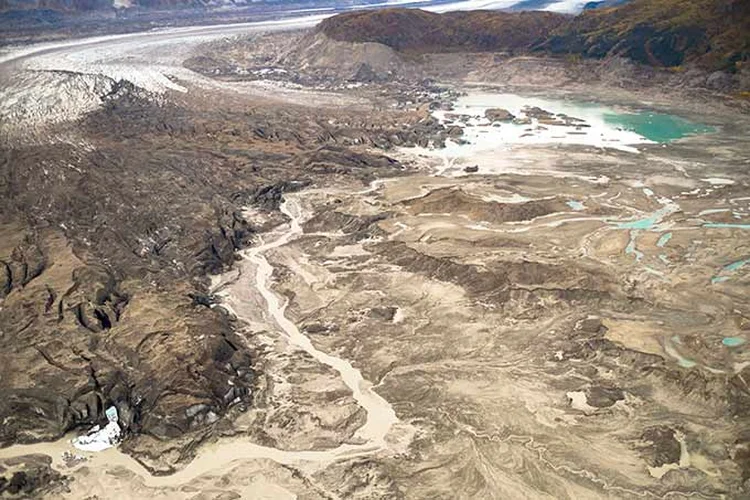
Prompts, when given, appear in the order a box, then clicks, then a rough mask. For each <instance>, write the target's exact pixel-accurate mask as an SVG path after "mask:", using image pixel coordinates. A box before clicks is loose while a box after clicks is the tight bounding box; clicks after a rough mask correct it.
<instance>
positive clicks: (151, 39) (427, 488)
mask: <svg viewBox="0 0 750 500" xmlns="http://www.w3.org/2000/svg"><path fill="white" fill-rule="evenodd" d="M265 28H266V29H267V28H268V27H267V26H266V27H265ZM237 29H239V28H237ZM246 29H249V30H255V29H260V27H258V28H256V27H246ZM225 36H226V33H223V32H222V31H221V30H216V31H215V32H213V31H210V30H207V29H206V28H200V29H198V31H196V32H194V33H191V32H190V31H189V30H187V31H183V32H173V33H162V34H160V35H153V34H151V35H142V38H139V37H138V36H135V35H132V36H129V38H128V37H126V38H114V39H108V40H101V41H98V42H96V43H92V44H90V45H87V44H78V45H75V46H69V47H57V48H55V47H47V48H46V49H45V50H44V51H42V52H35V53H30V52H28V53H27V54H26V55H24V56H23V57H19V58H12V59H6V62H5V63H4V69H8V71H7V72H6V71H4V72H3V75H4V76H3V77H2V78H3V81H2V89H1V90H0V92H1V93H2V94H1V95H0V103H2V104H1V105H0V113H2V118H3V119H2V120H0V123H1V125H0V138H1V139H2V141H3V149H2V158H1V161H2V163H1V164H0V172H2V180H3V181H2V189H3V197H2V203H3V208H2V225H0V259H1V260H2V263H3V266H2V267H1V268H0V270H2V269H3V268H4V269H5V272H4V274H1V273H0V277H2V276H4V278H3V281H0V285H2V286H0V297H2V298H1V299H0V300H2V302H0V328H1V329H2V338H1V339H0V340H1V341H2V347H3V355H2V359H3V369H2V370H1V371H0V389H1V391H2V404H0V415H2V418H3V419H4V426H3V431H2V434H0V437H1V438H2V442H3V444H4V445H5V446H6V448H4V449H2V450H0V459H1V460H2V461H3V464H2V467H3V469H2V478H1V479H0V489H2V491H3V492H6V491H7V492H8V494H13V495H19V494H26V495H36V496H43V495H48V496H49V497H55V498H59V497H67V498H85V497H92V496H97V497H99V498H114V497H117V498H143V497H146V496H148V497H154V498H195V499H197V498H287V497H288V498H294V497H297V498H483V499H484V498H498V499H500V498H503V499H504V498H636V497H637V498H652V497H659V498H666V497H669V498H675V497H677V498H679V497H700V498H743V497H746V496H747V494H748V491H749V490H748V488H749V487H750V486H748V480H749V479H750V451H749V450H750V421H748V418H747V414H748V408H749V406H748V405H749V404H750V389H748V386H747V380H748V378H749V377H750V351H748V347H747V340H748V331H749V329H750V303H749V302H748V299H747V297H748V293H747V290H748V288H747V287H748V283H749V282H748V280H749V279H750V275H748V269H750V264H747V265H745V264H744V261H745V260H746V259H748V258H750V253H749V252H750V247H748V245H747V243H746V242H747V231H748V228H747V225H748V218H750V215H748V214H749V213H750V205H748V202H749V201H750V177H749V176H748V172H747V166H748V164H750V157H748V151H749V150H750V148H749V147H748V142H747V137H748V130H750V120H749V119H748V117H747V115H746V114H743V112H742V108H741V107H740V106H734V105H732V101H727V100H726V98H725V97H717V96H712V95H710V94H700V95H694V96H693V98H691V99H686V98H685V95H686V94H685V93H677V92H671V91H669V90H668V89H667V88H665V87H659V86H658V85H655V86H653V87H650V88H648V89H645V90H644V89H643V88H638V87H637V86H635V85H634V84H632V85H631V84H628V85H624V86H620V85H618V84H617V80H616V78H615V77H614V76H612V75H611V74H610V75H609V76H608V77H607V78H604V77H603V76H602V75H605V74H606V72H605V71H602V72H601V73H600V74H599V75H593V76H592V74H591V73H590V72H588V71H582V70H581V67H580V66H576V65H573V66H566V67H561V66H559V62H549V61H544V60H535V59H523V61H520V60H518V59H508V58H506V57H504V56H499V55H498V56H497V58H495V59H493V57H492V56H491V55H487V54H483V55H481V56H476V55H474V56H469V55H460V54H452V55H446V56H434V57H426V58H423V59H420V60H418V61H417V60H409V59H404V58H402V57H401V56H396V55H394V54H393V53H391V52H389V50H388V49H387V48H385V47H382V46H361V45H357V44H355V45H349V46H344V45H342V43H343V42H335V43H334V42H331V41H330V40H325V39H321V38H320V37H319V36H317V35H316V34H314V33H309V32H300V33H294V34H291V33H285V34H284V35H283V36H281V35H279V34H264V35H258V34H251V35H242V36H241V37H240V38H239V39H231V40H224V39H223V37H225ZM313 45H315V47H316V48H315V50H312V49H311V47H313ZM339 60H342V61H346V62H347V63H346V64H341V65H339V64H338V63H337V61H339ZM493 60H494V62H493ZM521 62H522V63H523V65H524V68H526V70H525V71H526V76H527V81H526V85H524V79H523V75H522V74H520V73H518V71H515V72H514V71H511V69H512V68H518V66H517V65H518V64H521ZM514 65H516V66H514ZM550 68H552V69H554V68H557V69H555V71H558V70H559V71H560V72H563V73H564V74H567V75H569V76H570V78H569V79H567V80H565V81H566V82H567V83H566V86H565V88H564V89H562V90H551V89H550V88H549V87H546V85H548V84H549V83H550V82H552V81H554V80H555V76H554V75H556V74H558V73H550V71H551V69H550ZM576 68H578V69H576ZM577 71H578V73H576V72H577ZM510 73H513V75H514V78H513V79H512V80H508V81H506V83H507V85H505V86H502V87H501V85H503V83H502V82H503V81H505V80H503V79H500V80H498V75H503V74H510ZM627 74H628V75H631V76H632V73H627ZM622 75H623V73H621V74H620V76H622ZM628 78H629V77H628ZM620 81H623V80H620ZM480 91H481V92H482V93H487V92H489V93H493V92H494V93H501V92H508V91H512V92H515V93H517V94H520V95H521V96H522V99H528V100H529V102H530V103H531V102H532V99H533V98H538V97H539V96H540V95H544V96H545V97H546V98H549V99H559V100H563V101H565V100H568V101H570V98H571V96H579V99H580V96H582V95H585V96H586V97H587V99H586V100H587V101H596V102H599V103H604V104H606V105H608V106H613V107H616V108H617V109H629V110H635V109H643V108H647V109H651V110H658V111H662V112H670V113H674V114H678V115H680V116H684V117H686V118H691V119H694V120H696V121H699V122H700V123H704V124H708V125H712V126H713V127H715V129H714V132H713V133H709V134H703V135H696V136H689V137H686V138H683V139H680V140H676V141H673V142H670V143H668V144H664V145H662V144H648V143H642V144H641V143H639V144H638V145H637V147H636V148H635V149H636V152H632V151H630V149H628V148H620V149H616V148H611V147H597V146H592V145H590V144H586V143H585V141H582V142H581V143H579V144H576V143H570V144H565V145H561V144H556V143H545V144H525V143H513V144H506V143H499V142H498V144H497V145H496V146H493V147H490V148H485V149H479V148H474V149H472V147H471V146H472V143H471V141H472V140H473V138H472V137H473V136H472V135H471V130H470V129H471V126H472V125H470V123H471V119H469V118H466V117H464V118H462V117H457V118H455V121H454V122H451V123H453V125H451V124H446V123H441V122H440V121H439V120H438V118H436V112H437V111H441V110H443V111H446V110H450V109H452V108H453V107H457V106H458V102H457V101H456V98H457V97H458V96H459V95H461V94H464V93H467V94H469V96H468V97H471V96H472V95H474V94H476V93H478V92H480ZM464 97H466V96H464ZM61 102H65V103H68V104H67V106H69V107H67V108H61V107H60V103H61ZM488 107H492V108H493V109H495V110H496V113H497V110H498V109H500V108H498V107H496V106H494V105H493V106H489V104H488ZM529 109H532V108H531V107H529ZM49 110H57V113H56V114H50V113H49ZM542 111H544V113H543V112H542ZM528 114H529V115H533V116H534V118H533V119H534V120H536V121H535V122H533V126H538V125H540V122H539V120H547V121H548V122H550V123H552V122H555V120H557V122H567V123H573V124H574V125H573V126H570V130H571V131H573V132H581V131H580V130H575V126H579V127H581V126H580V125H575V123H577V122H575V121H574V120H573V119H572V118H570V117H568V118H564V119H563V118H559V117H558V118H556V119H555V120H553V119H552V118H554V117H552V114H551V113H550V112H549V111H547V110H541V111H533V110H532V111H528ZM482 116H484V113H482ZM492 116H495V115H492ZM503 116H506V115H503ZM550 117H552V118H550ZM515 118H517V117H515V116H514V118H513V119H515ZM530 123H531V122H530ZM481 126H485V125H482V124H481V123H480V124H479V125H476V127H481ZM506 126H508V127H510V126H516V125H514V124H512V123H505V124H500V125H499V127H500V130H502V129H503V127H506ZM519 126H524V125H519ZM546 126H548V127H549V126H555V125H554V124H553V125H550V124H549V123H548V124H547V125H546ZM566 126H569V125H566ZM493 127H494V125H493V124H492V123H488V124H487V125H486V129H487V130H491V129H492V128H493ZM581 128H582V127H581ZM530 133H531V134H533V133H541V132H539V131H534V130H532V131H531V132H530ZM461 141H465V143H462V142H461ZM462 144H463V145H465V146H467V148H468V149H460V147H459V146H461V145H462ZM443 146H445V147H443ZM456 148H458V149H456ZM454 153H455V154H454ZM459 153H460V154H459ZM644 221H645V222H644ZM666 234H669V236H668V237H667V236H666ZM110 406H115V407H116V408H117V409H118V413H119V423H120V424H121V426H122V427H123V429H124V436H123V442H122V443H121V444H120V445H119V446H118V447H116V448H110V449H107V450H105V451H102V452H98V453H89V452H81V451H77V450H75V449H74V448H72V447H71V445H70V442H69V439H70V437H72V435H73V434H75V433H80V432H83V431H84V430H86V429H88V428H89V427H91V426H93V425H94V424H97V423H98V424H102V423H103V422H104V421H105V420H104V419H105V417H104V411H105V409H107V408H108V407H110ZM27 443H28V444H27Z"/></svg>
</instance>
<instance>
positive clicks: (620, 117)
mask: <svg viewBox="0 0 750 500" xmlns="http://www.w3.org/2000/svg"><path fill="white" fill-rule="evenodd" d="M604 121H605V123H608V124H610V125H615V126H617V127H620V128H622V129H624V130H630V131H632V132H635V133H636V134H638V135H641V136H643V137H645V138H646V139H649V140H651V141H654V142H660V143H662V142H670V141H674V140H676V139H681V138H683V137H686V136H688V135H696V134H705V133H708V132H713V131H714V130H715V129H714V128H713V127H710V126H708V125H702V124H700V123H694V122H691V121H690V120H686V119H685V118H680V117H679V116H674V115H667V114H663V113H649V112H643V113H607V114H605V115H604Z"/></svg>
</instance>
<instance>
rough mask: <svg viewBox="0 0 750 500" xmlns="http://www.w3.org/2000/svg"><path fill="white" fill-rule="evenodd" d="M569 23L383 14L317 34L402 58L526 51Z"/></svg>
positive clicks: (557, 17)
mask: <svg viewBox="0 0 750 500" xmlns="http://www.w3.org/2000/svg"><path fill="white" fill-rule="evenodd" d="M568 22H569V17H568V16H565V15H563V14H555V13H551V12H499V11H482V10H477V11H467V12H448V13H445V14H434V13H432V12H425V11H423V10H416V9H383V10H377V11H360V12H352V13H346V14H340V15H338V16H335V17H331V18H328V19H326V20H324V21H323V22H321V23H320V25H319V28H318V29H319V31H321V32H323V33H324V34H326V35H327V36H328V37H329V38H332V39H334V40H338V41H347V42H376V43H382V44H384V45H388V46H389V47H392V48H394V49H396V50H398V51H401V52H417V53H425V52H444V51H455V52H459V51H494V50H513V49H529V48H531V47H532V46H533V45H535V44H537V43H539V41H540V40H543V39H544V38H545V36H546V35H547V33H549V32H550V31H551V30H554V29H556V28H559V27H562V26H564V25H565V24H566V23H568Z"/></svg>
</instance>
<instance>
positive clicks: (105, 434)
mask: <svg viewBox="0 0 750 500" xmlns="http://www.w3.org/2000/svg"><path fill="white" fill-rule="evenodd" d="M105 414H106V415H107V425H105V426H104V427H103V428H100V427H99V426H98V425H95V426H94V427H93V428H92V429H91V430H90V431H89V432H88V434H86V435H85V436H79V437H77V438H75V439H73V446H74V447H76V448H77V449H79V450H83V451H102V450H106V449H107V448H111V447H113V446H116V445H117V444H118V443H119V442H120V437H121V436H122V429H120V425H119V424H118V423H117V421H118V419H119V417H118V415H117V408H115V407H114V406H110V407H109V408H107V410H106V412H105Z"/></svg>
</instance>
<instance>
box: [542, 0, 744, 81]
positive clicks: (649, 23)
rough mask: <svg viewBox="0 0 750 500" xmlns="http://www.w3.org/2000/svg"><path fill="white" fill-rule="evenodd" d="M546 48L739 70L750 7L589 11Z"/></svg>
mask: <svg viewBox="0 0 750 500" xmlns="http://www.w3.org/2000/svg"><path fill="white" fill-rule="evenodd" d="M541 47H542V48H544V49H547V50H550V51H552V52H558V53H559V52H564V53H578V54H582V55H585V56H590V57H604V56H607V55H620V56H626V57H629V58H631V59H634V60H636V61H638V62H642V63H646V64H651V65H654V66H679V65H682V64H684V63H686V62H697V63H699V64H701V65H702V66H706V67H709V68H712V69H729V70H731V71H734V70H736V69H737V67H736V65H737V63H738V62H741V61H746V60H747V59H748V58H749V57H750V2H747V1H746V0H635V1H634V2H632V3H628V4H625V5H622V6H619V7H615V8H610V9H597V10H592V11H586V12H584V13H583V14H582V15H580V16H578V17H576V18H574V19H573V20H572V21H571V22H570V23H569V24H567V25H566V26H564V27H563V28H562V29H558V30H557V31H556V32H555V33H554V34H553V35H552V36H551V37H549V39H548V40H547V41H545V42H544V43H543V44H542V45H541Z"/></svg>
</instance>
